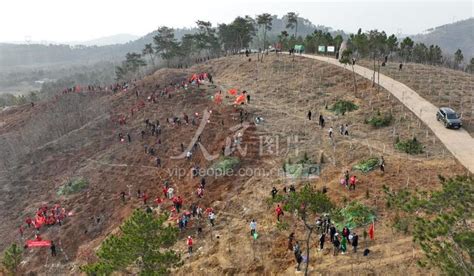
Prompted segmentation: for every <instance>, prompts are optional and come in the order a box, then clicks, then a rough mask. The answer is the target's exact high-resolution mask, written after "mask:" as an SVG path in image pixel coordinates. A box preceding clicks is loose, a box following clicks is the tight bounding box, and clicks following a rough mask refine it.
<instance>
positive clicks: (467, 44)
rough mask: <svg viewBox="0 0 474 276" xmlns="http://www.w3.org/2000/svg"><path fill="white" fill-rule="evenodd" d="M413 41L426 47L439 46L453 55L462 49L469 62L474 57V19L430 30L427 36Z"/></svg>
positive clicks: (414, 37) (420, 36) (416, 36)
mask: <svg viewBox="0 0 474 276" xmlns="http://www.w3.org/2000/svg"><path fill="white" fill-rule="evenodd" d="M413 40H414V41H416V42H422V43H425V44H426V45H430V44H434V45H439V46H440V47H441V49H443V51H446V52H447V53H451V54H453V53H454V52H455V51H456V50H457V49H461V51H462V52H463V54H464V56H465V58H466V60H468V58H471V57H474V47H473V45H474V17H471V18H469V19H466V20H461V21H458V22H455V23H452V24H446V25H442V26H439V27H436V28H432V29H429V30H428V33H426V34H419V35H415V36H413Z"/></svg>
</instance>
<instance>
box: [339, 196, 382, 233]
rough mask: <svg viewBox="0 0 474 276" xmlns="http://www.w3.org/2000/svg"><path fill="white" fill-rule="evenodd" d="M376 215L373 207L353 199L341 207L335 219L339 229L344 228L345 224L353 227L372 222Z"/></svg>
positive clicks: (350, 227)
mask: <svg viewBox="0 0 474 276" xmlns="http://www.w3.org/2000/svg"><path fill="white" fill-rule="evenodd" d="M375 217H376V216H375V211H374V210H373V209H372V208H370V207H367V206H365V205H363V204H362V203H360V202H356V201H353V202H351V203H349V204H348V205H347V206H346V207H344V208H342V209H340V210H339V211H338V212H337V213H336V214H335V216H333V220H334V224H335V225H336V227H337V228H338V229H342V228H343V227H344V226H346V227H349V229H353V228H356V227H360V226H364V225H368V224H370V223H371V222H372V221H374V220H375Z"/></svg>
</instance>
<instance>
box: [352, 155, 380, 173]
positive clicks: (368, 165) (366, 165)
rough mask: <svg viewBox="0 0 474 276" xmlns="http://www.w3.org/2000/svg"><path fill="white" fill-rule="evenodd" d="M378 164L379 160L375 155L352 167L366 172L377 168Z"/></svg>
mask: <svg viewBox="0 0 474 276" xmlns="http://www.w3.org/2000/svg"><path fill="white" fill-rule="evenodd" d="M378 164H379V160H378V159H377V158H375V157H371V158H369V159H365V160H363V161H361V162H359V163H357V164H356V165H354V166H353V167H352V168H353V169H354V170H358V171H361V172H364V173H366V172H370V171H371V170H373V169H375V167H377V165H378Z"/></svg>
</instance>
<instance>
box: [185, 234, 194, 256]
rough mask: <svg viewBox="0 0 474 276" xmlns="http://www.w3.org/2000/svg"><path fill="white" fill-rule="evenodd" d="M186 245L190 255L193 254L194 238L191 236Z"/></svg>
mask: <svg viewBox="0 0 474 276" xmlns="http://www.w3.org/2000/svg"><path fill="white" fill-rule="evenodd" d="M186 244H187V245H188V253H189V255H191V253H193V238H192V237H191V236H188V239H187V240H186Z"/></svg>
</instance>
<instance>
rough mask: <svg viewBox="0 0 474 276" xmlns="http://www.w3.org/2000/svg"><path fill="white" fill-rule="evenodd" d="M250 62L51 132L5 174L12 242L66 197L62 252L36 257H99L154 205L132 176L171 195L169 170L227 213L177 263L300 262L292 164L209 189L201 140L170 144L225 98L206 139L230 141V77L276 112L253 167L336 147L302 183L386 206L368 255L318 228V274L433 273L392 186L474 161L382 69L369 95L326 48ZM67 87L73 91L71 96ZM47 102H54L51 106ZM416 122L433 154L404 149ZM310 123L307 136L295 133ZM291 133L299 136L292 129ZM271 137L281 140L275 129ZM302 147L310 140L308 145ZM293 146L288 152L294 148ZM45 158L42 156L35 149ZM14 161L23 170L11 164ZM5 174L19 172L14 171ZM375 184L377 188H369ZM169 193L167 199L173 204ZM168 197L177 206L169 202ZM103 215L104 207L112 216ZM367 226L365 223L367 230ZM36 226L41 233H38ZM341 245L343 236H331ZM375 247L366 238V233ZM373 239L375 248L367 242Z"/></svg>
mask: <svg viewBox="0 0 474 276" xmlns="http://www.w3.org/2000/svg"><path fill="white" fill-rule="evenodd" d="M252 59H253V61H251V62H249V61H248V59H247V58H245V57H239V56H234V57H227V58H221V59H217V60H212V61H209V62H207V63H205V64H200V65H196V66H194V67H193V68H190V69H187V70H174V69H163V70H159V71H157V72H156V73H155V74H154V75H152V76H149V77H146V78H145V79H143V80H140V81H138V83H137V85H138V87H139V89H140V91H141V95H140V97H141V98H146V97H147V96H148V95H149V94H150V93H151V92H152V91H154V90H156V88H155V85H156V84H161V86H164V85H166V84H167V83H169V82H170V80H174V79H176V80H178V79H180V78H183V77H185V76H188V75H190V74H192V73H195V72H202V71H209V72H211V73H213V76H214V79H215V82H216V84H217V87H213V86H210V85H205V86H203V87H201V88H200V89H198V88H196V87H194V88H191V89H190V90H188V91H184V90H180V91H179V92H177V93H174V94H173V97H172V98H171V99H168V98H166V97H163V98H159V99H158V101H159V102H158V103H156V104H151V103H147V104H146V107H145V108H144V109H142V110H140V111H139V112H135V114H134V116H133V117H132V118H130V119H128V121H127V125H125V126H118V125H117V124H116V123H114V122H112V121H111V120H110V118H109V117H108V116H107V117H104V118H101V117H99V118H97V120H94V121H92V122H90V123H88V124H86V125H85V126H84V127H82V128H80V129H78V130H76V131H74V132H73V134H71V135H65V136H64V137H63V138H61V139H57V140H55V141H53V142H50V143H49V144H48V145H47V146H44V147H39V148H37V149H32V150H31V153H30V154H29V155H28V156H26V157H25V159H24V160H23V162H22V164H23V165H21V166H20V167H17V168H15V169H14V171H15V174H14V175H13V176H9V178H8V179H7V178H3V179H2V194H1V197H0V207H1V208H0V216H1V217H2V222H3V223H2V224H1V225H0V237H1V239H0V249H1V250H3V249H4V248H5V247H6V246H7V245H8V244H10V243H11V242H13V241H17V240H18V234H17V228H18V225H20V224H21V223H23V221H24V219H25V218H26V217H27V216H33V215H34V212H35V210H36V208H38V207H39V206H41V205H43V204H54V203H60V204H61V205H62V206H64V207H65V208H66V209H67V210H70V211H72V212H73V213H74V216H72V217H70V218H68V219H67V220H66V221H65V224H64V225H63V226H62V227H58V226H54V227H50V228H46V229H45V230H43V231H44V233H43V234H42V236H43V238H45V239H54V240H55V241H58V243H60V248H61V250H62V251H61V252H60V254H59V256H58V257H57V258H54V259H52V258H51V257H49V254H47V253H49V250H48V249H34V250H28V252H26V253H25V254H24V257H25V258H24V260H25V261H24V263H23V264H22V270H23V271H24V272H29V271H33V272H37V273H40V274H47V275H52V274H56V275H60V274H71V273H72V274H76V273H79V270H78V266H79V265H81V264H84V263H86V262H90V261H93V260H94V259H95V257H94V254H93V252H94V250H95V249H96V248H97V247H98V246H99V245H100V242H101V241H102V240H103V239H104V238H105V237H106V236H107V235H109V234H110V233H112V232H114V231H116V229H117V226H119V225H120V223H121V222H122V221H123V220H124V219H125V218H126V217H127V216H128V215H129V214H130V213H131V211H132V210H133V209H134V208H137V207H140V208H143V203H142V202H141V201H138V200H137V199H136V197H135V196H134V198H133V199H132V200H130V201H129V202H127V203H126V204H122V203H121V200H120V198H119V193H120V192H121V191H128V188H127V185H132V195H135V193H136V190H137V189H138V188H139V189H141V190H142V191H144V190H146V191H147V193H148V194H150V195H151V199H153V198H154V197H155V196H156V195H160V196H161V189H162V183H163V181H164V180H165V179H168V180H169V181H170V183H171V184H172V185H173V187H174V188H176V193H177V194H179V195H181V196H183V197H184V199H185V202H184V205H185V207H188V206H189V204H190V203H192V202H199V204H200V205H202V206H205V207H207V206H212V207H213V208H214V209H215V210H216V212H217V225H216V227H214V228H213V229H211V227H210V226H209V225H205V226H204V232H203V233H202V235H201V236H198V237H196V239H195V244H196V245H195V248H196V253H195V254H194V255H193V256H191V257H188V256H187V255H186V254H184V252H185V251H186V249H185V237H186V236H187V235H189V234H193V235H194V234H195V233H196V232H195V229H194V228H193V227H191V229H188V230H186V231H185V232H184V233H182V234H181V235H180V239H179V241H178V243H177V244H176V246H175V248H176V249H177V250H179V251H180V252H182V253H183V259H184V265H183V267H181V268H179V269H178V270H177V271H175V272H176V273H177V274H181V275H184V274H190V273H192V274H196V275H203V274H211V275H215V274H259V275H260V274H276V273H278V274H280V273H281V274H294V273H295V269H294V260H293V256H292V253H291V252H290V251H288V250H287V249H286V246H287V245H286V237H287V236H288V234H289V233H290V232H291V231H294V232H295V233H296V236H297V239H299V240H302V239H303V238H304V234H305V232H304V227H303V225H302V224H301V223H300V222H299V221H297V220H296V219H295V217H293V216H292V215H291V214H286V215H285V217H284V221H285V222H287V223H288V225H289V227H288V229H286V230H278V229H277V228H276V226H275V217H274V211H273V210H274V206H269V205H268V204H267V203H266V199H267V198H268V197H269V196H270V190H271V187H272V186H276V187H277V188H278V189H279V190H281V189H282V188H283V187H284V186H288V185H289V184H290V183H291V182H292V181H290V180H288V179H285V178H284V177H282V176H281V175H280V176H279V175H272V176H264V175H253V176H250V175H248V176H233V177H218V178H209V179H208V180H207V185H206V188H207V189H206V192H205V196H204V198H203V199H201V200H198V198H197V197H196V195H195V194H194V192H195V189H196V186H197V183H198V179H197V178H192V177H191V174H190V169H191V167H192V166H193V165H194V164H199V166H200V167H201V168H207V167H209V166H210V165H211V162H208V161H206V160H205V158H203V156H202V154H201V153H200V150H197V151H196V154H195V155H194V156H193V159H192V161H187V160H172V159H169V158H168V157H169V156H173V155H176V154H177V153H179V152H180V143H184V144H185V146H186V145H187V144H188V143H189V141H191V138H192V137H193V135H194V133H195V130H196V128H197V127H195V126H191V125H189V126H185V125H182V126H179V127H172V126H170V125H169V124H167V123H166V118H167V117H171V116H173V115H174V116H179V117H181V116H182V113H183V112H185V113H187V114H188V115H191V114H194V113H195V112H199V113H201V112H202V111H203V110H204V109H205V108H206V107H207V108H211V109H212V110H213V113H212V117H211V122H210V124H208V125H207V126H206V129H205V131H204V132H203V134H202V141H203V144H205V146H206V149H207V150H208V151H209V152H210V153H218V152H220V150H221V147H222V145H223V144H224V142H225V139H226V137H228V136H229V135H233V134H234V132H232V131H231V130H229V129H230V128H231V127H232V126H235V125H236V124H237V123H238V117H239V112H238V110H236V109H235V107H233V106H232V105H231V104H230V103H231V99H230V98H225V100H224V104H223V105H222V106H220V107H216V106H215V105H214V103H213V102H212V101H211V100H210V99H209V97H210V96H212V95H214V94H215V93H216V91H217V90H218V89H222V90H223V92H224V93H225V91H227V89H229V88H231V87H232V88H237V89H240V90H247V91H248V92H249V93H250V95H251V102H250V104H249V105H245V106H244V109H245V111H247V112H248V113H249V115H248V120H249V121H250V120H251V121H253V118H254V117H255V116H262V117H263V118H264V119H265V122H264V123H263V124H261V125H257V126H255V125H252V126H251V127H250V128H249V129H247V130H246V131H245V132H244V139H243V141H244V145H245V144H246V145H247V146H248V148H247V153H246V154H245V155H244V154H239V156H240V158H241V164H240V167H241V168H243V169H246V168H261V169H267V170H270V169H278V168H281V166H282V164H283V160H286V159H288V158H292V159H293V160H296V159H297V158H298V157H301V156H302V155H303V153H304V152H306V153H307V154H308V156H309V157H310V158H311V159H312V160H314V161H315V162H316V163H320V159H321V157H320V156H321V155H323V156H324V158H323V159H324V163H323V164H322V174H321V176H320V177H319V178H317V179H312V180H304V181H293V183H294V184H295V185H297V187H298V186H300V185H302V183H304V182H307V181H309V182H310V184H311V185H314V186H315V187H317V188H321V187H322V186H323V185H324V186H326V187H327V188H328V193H329V196H330V197H331V198H332V199H333V200H334V201H335V202H336V203H337V204H339V205H343V204H344V202H347V201H351V200H359V201H361V202H364V203H366V204H368V205H371V206H373V207H375V208H376V209H377V214H378V222H377V227H376V240H375V241H374V242H370V248H371V250H372V253H371V254H370V255H369V256H368V257H363V256H362V253H361V252H359V253H357V254H352V253H349V254H347V255H344V256H343V255H339V256H337V257H332V256H331V255H330V254H329V253H328V252H326V251H323V252H317V251H316V250H314V248H316V241H317V237H316V235H314V239H313V244H314V247H313V248H312V251H311V252H312V253H311V256H310V269H311V271H313V272H314V274H343V273H354V274H373V273H375V274H406V273H410V274H425V273H428V271H426V270H423V269H421V268H419V267H417V266H416V260H417V259H418V258H420V256H421V253H420V251H419V249H417V248H416V247H413V244H412V242H411V239H410V237H407V236H403V235H401V234H397V233H395V232H394V231H393V230H392V228H391V219H392V218H393V216H394V214H393V213H392V212H390V210H387V209H386V206H385V201H384V195H383V192H382V186H383V185H386V186H389V187H391V188H392V189H399V188H400V187H405V186H407V187H410V188H413V189H416V188H418V189H433V188H435V187H437V186H438V182H437V175H438V174H443V175H445V176H451V175H454V174H460V173H464V172H465V170H464V169H463V168H462V166H459V164H457V162H456V161H455V159H454V158H452V156H451V155H450V154H448V152H447V151H446V150H445V149H444V147H443V145H442V144H441V143H440V142H439V140H437V139H436V138H435V136H434V135H433V134H432V133H431V132H430V131H429V129H428V128H427V127H426V126H424V125H423V124H421V123H420V122H419V121H418V120H417V118H416V116H415V115H413V114H412V113H410V112H409V111H408V110H406V109H405V108H404V107H403V106H402V105H401V104H400V103H399V102H398V101H397V100H395V99H393V97H390V96H389V93H387V92H386V91H380V92H377V91H375V90H374V89H372V88H371V87H370V82H369V81H366V80H362V79H358V91H359V92H358V94H357V95H354V93H353V90H352V89H353V87H352V79H351V77H352V75H351V74H350V73H349V72H346V71H344V70H343V69H340V68H336V67H333V66H330V65H328V64H325V63H322V62H317V61H314V60H306V59H300V58H296V60H295V61H292V60H291V58H289V57H288V56H284V55H280V56H274V55H273V56H266V57H265V61H264V62H263V63H257V62H256V61H255V59H256V58H254V57H252ZM66 97H67V95H66ZM95 97H97V100H100V101H103V102H104V103H105V102H107V103H110V111H109V115H110V116H112V117H113V116H115V115H117V114H122V113H125V114H128V113H129V110H130V108H131V107H132V106H134V105H135V104H136V102H137V99H136V98H135V93H134V92H133V91H130V92H127V93H123V92H120V93H117V94H112V93H103V94H101V95H96V96H95ZM337 99H346V100H351V101H353V102H355V103H357V104H358V105H359V109H358V110H357V111H354V112H349V113H347V114H345V115H344V116H336V115H334V114H333V113H332V112H330V111H329V110H327V109H326V108H325V106H326V105H328V106H331V105H332V104H333V103H334V102H335V101H336V100H337ZM43 106H45V107H43ZM46 106H47V103H45V104H44V105H43V104H40V105H38V106H36V107H35V108H34V109H32V108H30V107H29V106H21V107H16V108H12V109H10V110H8V111H4V112H2V113H0V122H4V124H2V126H1V127H0V134H2V135H3V134H5V133H12V132H16V131H20V130H21V127H22V126H24V124H25V123H26V122H27V121H28V120H30V119H31V118H32V117H33V116H35V114H37V113H38V112H42V108H46ZM309 109H311V110H312V111H313V118H316V120H314V119H313V121H308V120H307V119H306V113H307V112H308V110H309ZM377 110H380V111H381V112H392V114H393V116H394V118H395V120H394V123H393V124H392V125H391V126H389V127H386V128H381V129H373V128H372V127H370V126H369V125H367V124H364V119H366V118H368V116H370V115H371V114H373V112H376V111H377ZM319 113H321V114H324V116H325V117H326V125H327V126H328V127H329V126H333V127H334V132H335V142H334V144H333V143H331V141H330V140H329V139H328V137H327V128H326V129H322V130H321V129H320V128H319V127H318V126H317V125H316V122H317V116H318V115H319ZM145 118H149V119H150V120H156V119H159V120H160V122H161V124H162V125H163V126H164V129H163V132H162V137H161V140H162V145H161V146H159V147H158V156H160V157H162V158H161V159H162V163H163V166H164V168H163V169H158V168H155V167H154V164H155V163H154V160H153V159H152V158H151V157H150V156H149V155H146V154H145V153H144V144H145V143H146V144H148V145H150V144H152V143H154V140H155V138H153V137H151V136H149V135H148V136H147V137H146V138H145V141H142V140H141V138H140V134H139V133H140V131H141V130H142V129H143V126H144V124H143V120H144V119H145ZM342 123H344V124H345V123H348V124H349V125H350V126H351V127H350V132H351V136H350V137H343V136H341V135H339V133H338V126H339V125H340V124H342ZM120 131H121V132H122V133H127V132H130V133H131V134H132V139H133V141H132V143H131V144H122V143H119V142H118V141H117V140H118V138H117V135H118V132H120ZM413 135H415V136H416V137H417V138H418V139H419V140H420V141H421V142H422V143H423V144H424V145H425V146H426V148H425V153H424V154H421V155H417V156H407V155H406V154H402V153H400V152H398V151H396V150H395V149H394V148H393V141H394V139H395V137H396V136H400V137H402V138H410V137H412V136H413ZM277 136H278V137H279V139H280V151H281V152H280V154H268V148H265V147H264V148H263V150H264V153H266V154H264V155H260V154H259V151H260V150H261V149H262V148H261V145H260V143H261V142H262V141H265V139H266V138H274V139H276V137H277ZM296 136H297V138H298V139H297V140H295V137H296ZM288 138H290V139H293V140H291V142H292V143H291V144H288V143H287V139H288ZM267 141H268V140H267ZM296 149H297V150H298V152H296ZM287 151H288V152H287ZM382 154H383V155H384V157H385V160H386V163H387V167H386V173H385V174H384V175H382V174H381V173H380V172H379V171H374V172H370V173H367V174H362V173H360V172H353V173H355V174H356V175H357V176H358V177H359V178H360V185H359V186H358V187H357V190H356V191H354V192H349V191H347V190H345V189H343V188H341V187H340V185H339V184H338V182H339V181H338V179H339V178H340V176H341V172H342V171H343V170H344V169H345V168H351V167H352V165H354V164H356V163H357V162H358V161H360V160H361V159H364V158H367V157H370V156H375V157H378V156H380V155H382ZM32 158H33V159H34V160H35V162H34V163H33V162H30V160H32ZM173 168H183V169H185V171H186V172H187V174H186V175H185V176H183V177H181V178H179V177H177V176H173V175H171V176H170V175H169V174H168V172H167V171H166V169H173ZM9 172H10V171H9ZM74 176H80V177H84V178H86V179H88V181H89V183H90V185H89V187H88V188H87V189H86V190H84V191H82V192H80V193H78V194H75V195H71V196H67V197H58V196H57V195H56V191H57V189H58V187H59V186H60V185H62V184H64V183H65V181H66V180H67V179H69V178H71V177H74ZM3 183H5V184H3ZM367 190H368V191H369V198H366V193H367ZM168 205H169V203H167V206H168ZM167 206H165V207H167ZM252 218H254V219H256V220H257V223H258V229H259V233H260V237H259V239H258V240H257V241H255V242H253V241H252V240H251V238H250V235H249V229H248V228H249V227H248V223H249V221H250V220H251V219H252ZM98 219H100V220H99V221H98ZM356 231H357V232H358V233H359V235H360V236H361V245H362V244H363V241H362V235H361V234H362V232H363V229H356ZM27 233H28V237H30V236H31V235H32V233H30V231H28V232H27ZM327 247H328V248H330V245H329V243H327ZM361 247H362V246H361ZM360 251H362V250H360Z"/></svg>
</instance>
